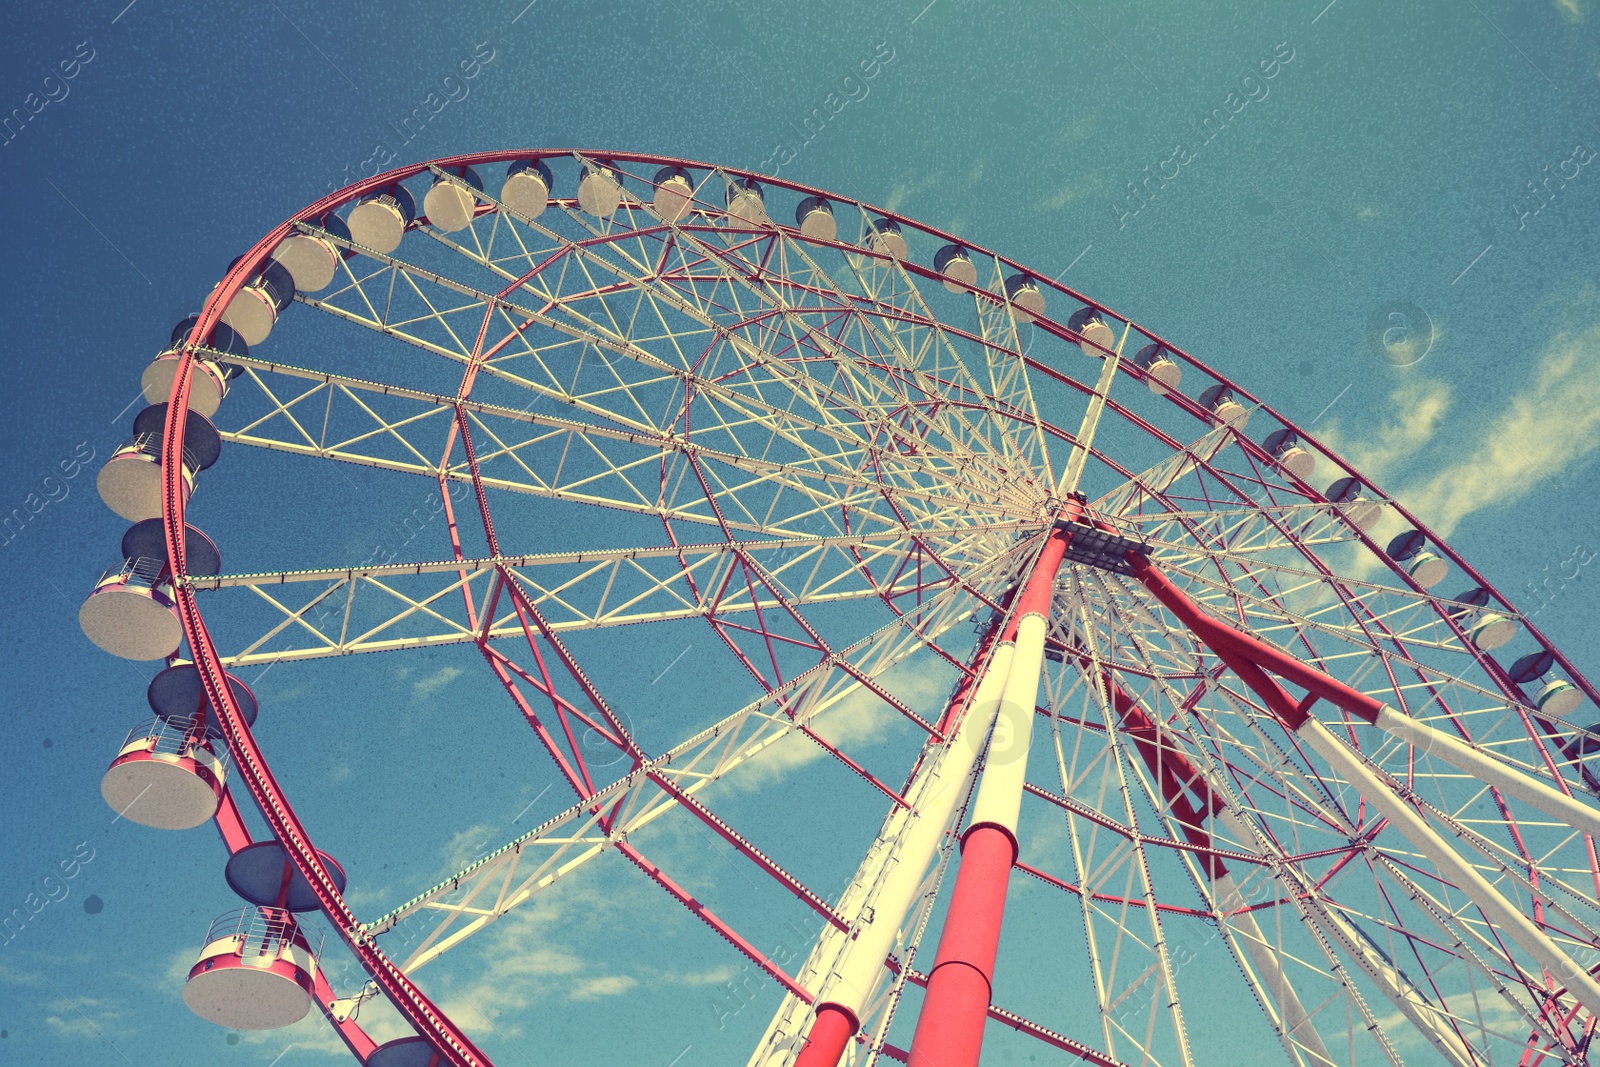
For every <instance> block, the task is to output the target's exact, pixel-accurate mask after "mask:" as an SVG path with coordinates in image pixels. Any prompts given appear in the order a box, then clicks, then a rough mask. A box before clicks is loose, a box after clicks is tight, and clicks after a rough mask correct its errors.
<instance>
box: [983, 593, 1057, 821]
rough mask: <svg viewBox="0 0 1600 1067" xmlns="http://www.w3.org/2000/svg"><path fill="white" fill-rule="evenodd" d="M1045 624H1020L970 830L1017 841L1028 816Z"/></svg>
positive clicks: (1029, 619) (1040, 619)
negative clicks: (991, 829)
mask: <svg viewBox="0 0 1600 1067" xmlns="http://www.w3.org/2000/svg"><path fill="white" fill-rule="evenodd" d="M1045 629H1046V626H1045V619H1044V616H1043V615H1039V614H1037V613H1031V612H1030V613H1029V614H1027V615H1024V616H1023V617H1022V618H1021V619H1020V620H1018V622H1017V645H1016V650H1015V651H1014V652H1013V653H1012V657H1011V672H1010V675H1009V677H1007V678H1006V683H1005V690H1004V692H1003V694H1002V696H1001V698H1000V708H999V714H998V716H997V717H996V718H995V724H994V734H993V736H992V737H991V738H990V739H989V747H988V752H987V755H986V756H985V757H984V763H983V778H982V779H981V780H980V781H979V783H978V795H977V798H976V799H975V800H973V802H972V813H971V815H970V817H969V818H968V820H967V825H968V826H969V827H972V826H979V825H988V826H998V827H1000V828H1002V829H1004V830H1005V831H1006V833H1008V834H1010V835H1011V839H1012V840H1013V841H1015V840H1016V837H1017V817H1018V815H1020V814H1021V812H1022V785H1023V780H1024V776H1025V774H1026V772H1027V770H1028V743H1029V742H1030V741H1031V740H1032V739H1033V720H1034V717H1035V715H1036V714H1037V713H1036V711H1035V709H1036V708H1037V707H1038V702H1039V675H1040V673H1041V671H1042V669H1043V667H1044V638H1045Z"/></svg>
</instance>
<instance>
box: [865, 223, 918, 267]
mask: <svg viewBox="0 0 1600 1067" xmlns="http://www.w3.org/2000/svg"><path fill="white" fill-rule="evenodd" d="M867 247H868V248H870V249H872V250H873V251H874V252H882V253H884V254H885V255H890V256H893V257H894V258H895V259H905V258H906V256H907V255H909V254H910V252H911V249H910V246H908V245H907V244H906V235H905V233H904V232H902V231H901V229H900V224H899V223H898V222H896V221H894V220H893V219H873V220H872V222H871V223H869V224H868V229H867Z"/></svg>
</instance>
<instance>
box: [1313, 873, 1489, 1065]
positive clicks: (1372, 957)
mask: <svg viewBox="0 0 1600 1067" xmlns="http://www.w3.org/2000/svg"><path fill="white" fill-rule="evenodd" d="M1307 907H1308V908H1309V909H1310V910H1311V912H1312V918H1313V921H1315V922H1316V924H1317V925H1318V926H1320V927H1322V929H1323V932H1324V933H1326V934H1327V935H1328V936H1329V937H1330V938H1331V939H1332V940H1334V941H1335V942H1337V943H1338V944H1339V946H1340V947H1341V948H1343V949H1344V950H1345V952H1346V953H1347V954H1348V955H1349V956H1350V958H1351V959H1352V960H1353V961H1355V965H1356V966H1357V967H1360V968H1361V970H1362V971H1363V972H1365V974H1366V976H1367V977H1368V978H1370V979H1371V980H1372V982H1373V984H1374V985H1376V986H1377V987H1378V989H1379V990H1381V991H1382V992H1383V995H1384V996H1385V997H1387V998H1388V1000H1389V1003H1391V1004H1393V1005H1394V1006H1395V1008H1396V1009H1398V1010H1399V1011H1400V1013H1401V1014H1402V1015H1404V1016H1405V1017H1406V1018H1407V1019H1409V1020H1411V1024H1412V1025H1413V1026H1415V1027H1416V1028H1417V1032H1418V1033H1419V1034H1421V1035H1422V1036H1423V1037H1425V1038H1426V1039H1427V1040H1428V1043H1429V1044H1431V1045H1432V1046H1433V1047H1434V1049H1435V1050H1437V1051H1438V1053H1439V1055H1441V1056H1443V1057H1444V1058H1445V1059H1446V1060H1447V1061H1449V1063H1450V1064H1451V1065H1452V1067H1478V1064H1479V1060H1478V1059H1477V1057H1475V1056H1474V1055H1473V1054H1472V1053H1471V1052H1470V1051H1468V1049H1467V1046H1466V1045H1465V1044H1463V1043H1462V1040H1461V1037H1460V1035H1459V1034H1457V1033H1456V1032H1455V1031H1454V1030H1452V1029H1451V1028H1450V1025H1449V1023H1447V1022H1445V1020H1444V1019H1443V1018H1442V1017H1441V1016H1440V1014H1439V1011H1438V1009H1436V1008H1435V1007H1434V1006H1433V1005H1432V1004H1430V1003H1429V1002H1428V1000H1427V999H1426V998H1425V997H1423V996H1422V995H1421V994H1420V993H1418V992H1417V990H1416V987H1415V986H1413V985H1412V984H1411V980H1410V979H1408V978H1407V977H1406V976H1405V975H1404V974H1403V973H1402V972H1401V971H1400V969H1399V968H1398V967H1396V966H1394V964H1392V963H1390V962H1389V960H1388V959H1387V958H1386V957H1385V956H1384V955H1383V953H1381V952H1379V951H1378V948H1377V946H1376V945H1374V944H1373V943H1372V942H1371V941H1369V940H1367V939H1366V938H1365V937H1363V936H1362V935H1361V932H1360V931H1359V930H1357V929H1355V928H1354V927H1353V926H1351V925H1350V923H1349V922H1347V921H1346V920H1345V918H1344V916H1342V915H1339V914H1338V913H1336V912H1334V911H1333V910H1332V909H1331V908H1328V907H1325V906H1323V905H1322V903H1321V902H1320V901H1315V900H1310V901H1307Z"/></svg>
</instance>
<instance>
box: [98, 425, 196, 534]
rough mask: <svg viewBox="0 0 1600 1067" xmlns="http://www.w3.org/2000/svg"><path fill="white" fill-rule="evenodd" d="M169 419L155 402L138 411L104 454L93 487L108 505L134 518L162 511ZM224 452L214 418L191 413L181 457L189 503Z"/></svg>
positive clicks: (125, 516) (115, 510) (131, 519)
mask: <svg viewBox="0 0 1600 1067" xmlns="http://www.w3.org/2000/svg"><path fill="white" fill-rule="evenodd" d="M166 420H167V405H166V404H154V405H152V406H150V407H147V408H145V409H144V410H143V411H141V412H139V414H138V416H136V417H135V418H134V420H133V436H132V437H129V438H128V439H127V440H126V441H124V442H123V443H122V444H121V445H119V446H117V449H116V451H114V452H112V453H111V455H110V456H109V457H108V458H107V459H106V461H105V463H104V465H102V466H101V468H100V473H99V475H97V476H96V478H95V488H96V489H97V490H99V493H100V499H101V500H103V501H104V502H105V505H106V507H108V508H110V509H111V510H112V511H114V512H116V513H117V514H118V515H120V516H122V517H123V518H124V519H127V520H128V521H130V522H139V521H141V520H144V519H153V518H156V517H157V516H159V515H160V514H161V470H162V465H163V464H162V439H163V435H164V430H165V425H166ZM221 452H222V436H221V435H220V434H219V433H217V428H216V427H215V426H213V425H211V420H210V419H208V418H206V417H205V416H204V415H201V414H200V413H198V412H195V411H191V412H189V417H188V418H187V419H185V420H184V425H183V455H182V457H181V462H180V467H181V469H180V471H179V474H180V476H181V482H182V485H183V500H184V503H186V504H187V503H188V501H189V496H190V494H192V493H193V492H194V486H195V479H196V478H197V477H199V474H200V472H201V471H203V470H205V469H206V468H207V467H210V466H211V465H212V464H213V463H215V462H216V461H217V457H218V455H220V454H221Z"/></svg>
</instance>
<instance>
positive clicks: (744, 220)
mask: <svg viewBox="0 0 1600 1067" xmlns="http://www.w3.org/2000/svg"><path fill="white" fill-rule="evenodd" d="M766 221H767V199H766V194H765V193H764V192H763V191H762V189H761V183H760V182H758V181H756V180H755V179H754V178H739V179H737V180H735V181H732V182H729V183H728V225H730V226H740V227H746V226H760V225H762V224H763V223H765V222H766Z"/></svg>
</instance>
